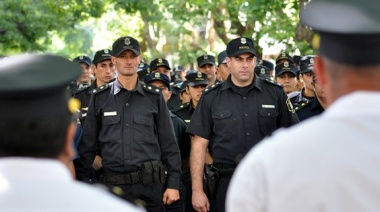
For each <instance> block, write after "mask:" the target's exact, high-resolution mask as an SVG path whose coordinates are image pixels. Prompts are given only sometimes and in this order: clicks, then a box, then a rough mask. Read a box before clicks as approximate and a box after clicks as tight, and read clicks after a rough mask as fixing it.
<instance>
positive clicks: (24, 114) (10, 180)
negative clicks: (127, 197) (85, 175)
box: [0, 55, 141, 211]
mask: <svg viewBox="0 0 380 212" xmlns="http://www.w3.org/2000/svg"><path fill="white" fill-rule="evenodd" d="M52 67H54V68H52ZM79 75H80V69H79V67H78V64H75V63H73V62H71V61H69V60H66V59H64V58H61V57H58V56H53V55H21V56H15V57H10V58H9V59H8V60H4V61H3V62H2V66H1V68H0V82H1V83H0V101H1V104H0V107H1V110H0V140H1V142H0V211H56V210H60V211H141V210H140V209H137V208H135V207H134V206H132V205H130V204H128V203H127V202H125V201H123V200H121V199H119V198H116V197H114V196H112V195H111V194H108V193H106V192H105V191H102V190H99V189H96V188H94V187H90V186H89V185H87V184H84V183H80V182H77V181H74V180H73V179H72V178H71V176H70V173H69V171H68V170H67V168H66V167H65V165H66V164H67V163H68V162H69V161H71V158H72V157H73V156H74V149H73V145H72V140H73V136H74V134H75V129H76V117H75V116H74V114H73V113H74V112H76V109H77V108H76V106H75V103H74V102H75V101H74V100H73V99H71V100H69V98H68V96H69V95H68V93H67V91H66V86H67V84H68V83H69V82H70V81H71V80H75V79H76V78H77V77H78V76H79ZM15 129H17V132H15ZM20 201H21V202H20Z"/></svg>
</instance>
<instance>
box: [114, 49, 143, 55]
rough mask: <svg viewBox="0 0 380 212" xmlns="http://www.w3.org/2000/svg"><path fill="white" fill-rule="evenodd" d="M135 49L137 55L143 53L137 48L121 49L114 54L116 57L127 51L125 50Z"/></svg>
mask: <svg viewBox="0 0 380 212" xmlns="http://www.w3.org/2000/svg"><path fill="white" fill-rule="evenodd" d="M128 50H129V51H133V52H134V53H135V54H136V55H140V54H141V53H140V52H139V51H137V50H136V49H122V50H120V51H119V52H117V53H116V54H114V55H113V56H114V57H117V56H119V55H120V54H121V53H123V52H125V51H128Z"/></svg>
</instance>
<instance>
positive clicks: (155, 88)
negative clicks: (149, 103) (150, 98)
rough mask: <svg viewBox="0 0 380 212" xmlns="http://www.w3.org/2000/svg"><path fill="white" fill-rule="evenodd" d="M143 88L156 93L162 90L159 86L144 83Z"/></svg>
mask: <svg viewBox="0 0 380 212" xmlns="http://www.w3.org/2000/svg"><path fill="white" fill-rule="evenodd" d="M143 88H144V90H146V91H149V92H151V93H155V94H159V93H160V91H161V90H160V89H159V88H157V87H155V86H152V85H143Z"/></svg>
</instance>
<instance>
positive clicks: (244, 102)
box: [187, 76, 298, 164]
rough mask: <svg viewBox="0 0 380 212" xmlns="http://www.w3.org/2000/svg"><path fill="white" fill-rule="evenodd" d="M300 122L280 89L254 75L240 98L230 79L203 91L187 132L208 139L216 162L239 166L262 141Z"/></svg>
mask: <svg viewBox="0 0 380 212" xmlns="http://www.w3.org/2000/svg"><path fill="white" fill-rule="evenodd" d="M297 122H298V119H297V117H296V115H295V113H294V110H293V108H292V106H291V103H290V101H289V100H288V99H287V96H286V94H285V92H284V90H283V88H282V87H281V86H278V85H275V84H273V83H272V82H269V81H266V80H263V79H261V78H259V77H257V76H255V78H254V80H253V83H252V84H251V85H250V86H249V87H248V90H247V93H246V95H241V94H239V93H238V88H237V87H236V86H235V85H234V84H233V83H232V81H231V76H229V77H228V79H227V80H226V82H224V83H221V84H219V85H218V86H215V87H212V86H211V87H210V90H208V89H206V90H205V91H204V93H203V95H202V98H201V100H200V101H199V103H198V105H197V107H196V109H195V111H194V114H193V116H192V119H191V122H190V124H189V126H188V130H187V132H188V133H190V134H193V135H198V136H200V137H202V138H205V139H207V140H209V148H210V150H211V153H212V157H213V160H214V163H225V164H236V163H237V162H239V160H240V159H241V158H242V157H243V156H244V155H245V154H246V153H247V152H248V150H249V149H250V148H251V147H253V146H254V145H255V144H257V143H258V142H259V141H261V139H263V138H264V137H266V136H268V135H270V134H271V133H272V132H273V131H275V130H276V129H278V128H280V127H289V126H291V125H293V124H295V123H297Z"/></svg>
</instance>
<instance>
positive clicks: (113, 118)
mask: <svg viewBox="0 0 380 212" xmlns="http://www.w3.org/2000/svg"><path fill="white" fill-rule="evenodd" d="M97 143H99V146H100V152H101V156H102V157H103V171H104V175H112V174H126V173H129V172H133V171H137V170H140V167H141V165H142V164H143V163H144V162H147V161H152V160H162V161H163V163H164V164H166V166H167V168H168V175H167V176H168V179H167V182H168V187H169V188H175V189H178V186H179V179H180V174H181V170H180V169H181V158H180V152H179V148H178V145H177V142H176V140H175V135H174V130H173V124H172V122H171V120H170V116H169V110H168V108H167V106H166V103H165V101H164V99H163V97H162V93H161V91H160V90H159V89H158V88H155V87H152V86H148V85H142V84H141V83H140V82H138V83H137V87H136V89H135V90H133V91H128V90H126V89H124V88H122V85H121V84H120V83H119V82H118V81H117V80H115V81H114V82H111V83H110V84H107V86H105V88H104V89H103V90H100V91H99V92H97V93H93V95H92V97H91V100H90V104H89V109H88V113H87V117H86V122H85V126H84V130H83V140H82V142H80V143H79V152H80V156H81V158H80V159H79V160H80V164H81V167H80V169H79V170H80V171H79V174H78V179H81V178H82V180H86V179H87V178H88V173H90V168H91V164H92V161H93V159H94V157H95V153H96V147H97Z"/></svg>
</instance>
